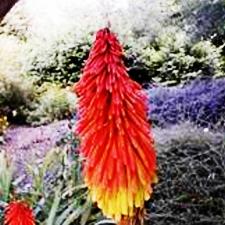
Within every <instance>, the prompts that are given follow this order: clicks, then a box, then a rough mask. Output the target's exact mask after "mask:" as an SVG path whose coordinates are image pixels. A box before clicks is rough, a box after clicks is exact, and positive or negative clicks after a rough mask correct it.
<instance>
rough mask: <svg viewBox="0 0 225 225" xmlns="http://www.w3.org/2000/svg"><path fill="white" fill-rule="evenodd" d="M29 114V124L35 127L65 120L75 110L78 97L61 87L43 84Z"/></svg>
mask: <svg viewBox="0 0 225 225" xmlns="http://www.w3.org/2000/svg"><path fill="white" fill-rule="evenodd" d="M38 92H39V94H38V96H37V97H36V99H35V101H33V102H32V104H31V106H30V109H29V110H28V112H27V122H28V123H31V124H33V125H40V124H44V123H49V122H52V121H54V120H58V119H63V118H65V117H67V116H69V115H70V114H71V112H72V111H74V110H75V104H76V96H75V95H74V94H73V93H72V92H70V91H69V90H67V89H62V88H61V87H60V86H59V85H54V84H50V83H45V84H43V85H42V86H41V87H40V88H39V90H38Z"/></svg>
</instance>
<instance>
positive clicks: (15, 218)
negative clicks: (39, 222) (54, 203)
mask: <svg viewBox="0 0 225 225" xmlns="http://www.w3.org/2000/svg"><path fill="white" fill-rule="evenodd" d="M34 224H35V221H34V216H33V212H32V210H31V209H30V208H29V206H28V205H27V204H26V203H25V202H21V201H13V202H10V203H9V205H8V206H7V207H6V210H5V215H4V225H34Z"/></svg>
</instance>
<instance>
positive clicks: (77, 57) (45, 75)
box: [26, 40, 91, 86]
mask: <svg viewBox="0 0 225 225" xmlns="http://www.w3.org/2000/svg"><path fill="white" fill-rule="evenodd" d="M90 45H91V44H90V42H88V40H84V41H82V42H80V43H76V42H75V41H74V43H73V44H69V43H64V42H63V41H62V42H61V43H56V44H53V45H52V47H51V49H50V50H49V49H48V50H46V51H45V50H44V51H43V52H41V53H36V52H35V49H33V51H34V52H33V53H32V54H33V58H32V59H31V62H30V64H31V65H28V68H27V71H26V73H28V74H29V75H31V76H36V77H37V80H38V83H37V84H38V85H41V84H43V83H44V82H54V83H58V84H61V85H63V86H67V85H71V84H73V83H74V82H76V81H77V80H78V78H79V75H80V73H81V69H82V67H83V66H84V63H85V59H87V57H88V53H89V50H90ZM31 57H32V55H31Z"/></svg>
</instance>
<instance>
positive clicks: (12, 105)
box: [0, 74, 35, 120]
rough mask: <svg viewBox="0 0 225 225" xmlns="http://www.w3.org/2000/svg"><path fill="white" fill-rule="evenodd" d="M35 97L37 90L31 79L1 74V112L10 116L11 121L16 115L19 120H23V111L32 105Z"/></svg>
mask: <svg viewBox="0 0 225 225" xmlns="http://www.w3.org/2000/svg"><path fill="white" fill-rule="evenodd" d="M34 97H35V90H34V85H33V81H32V80H31V79H29V78H25V77H22V76H11V77H10V76H6V75H1V74H0V112H1V113H3V114H4V115H8V116H9V119H12V117H14V116H15V115H16V117H17V118H18V119H20V120H23V118H24V112H23V110H24V108H27V107H28V106H29V105H30V104H31V102H32V101H33V99H34ZM13 114H14V115H13ZM14 119H15V118H14Z"/></svg>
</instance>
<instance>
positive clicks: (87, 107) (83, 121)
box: [75, 28, 156, 221]
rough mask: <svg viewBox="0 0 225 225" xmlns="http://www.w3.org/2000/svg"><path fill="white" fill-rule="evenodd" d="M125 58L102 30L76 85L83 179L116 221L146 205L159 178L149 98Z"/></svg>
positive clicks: (107, 212)
mask: <svg viewBox="0 0 225 225" xmlns="http://www.w3.org/2000/svg"><path fill="white" fill-rule="evenodd" d="M122 58H123V50H122V47H121V46H120V44H119V42H118V40H117V38H116V36H115V35H114V34H113V33H111V32H110V31H109V29H108V28H105V29H102V30H100V31H98V33H97V36H96V40H95V42H94V44H93V47H92V49H91V52H90V55H89V58H88V60H87V62H86V65H85V67H84V70H83V76H82V77H81V79H80V81H79V82H78V83H77V84H76V85H75V92H76V93H77V94H78V96H79V100H78V105H79V106H78V117H79V119H78V122H77V128H76V132H77V134H78V135H79V137H80V140H81V144H80V152H81V154H82V155H83V156H84V157H85V159H86V161H85V163H84V168H83V173H84V178H85V182H86V184H87V186H88V188H89V190H90V195H91V198H92V200H93V201H94V202H97V204H98V207H99V208H101V209H102V211H103V213H104V214H105V215H106V216H108V217H111V218H113V219H115V220H117V221H120V220H121V219H124V218H132V217H134V215H135V214H136V212H137V210H138V211H140V210H139V209H140V208H143V206H144V201H145V200H148V199H149V198H150V195H151V193H152V188H151V184H152V183H154V182H155V181H156V156H155V151H154V147H153V140H152V137H151V133H150V125H149V123H148V122H147V115H146V112H147V107H146V96H145V94H144V93H143V92H142V91H141V86H140V85H139V84H138V83H136V82H134V81H133V80H131V79H130V78H129V76H128V74H127V71H126V68H125V66H124V64H123V59H122Z"/></svg>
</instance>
